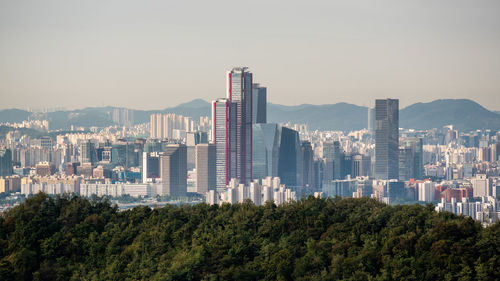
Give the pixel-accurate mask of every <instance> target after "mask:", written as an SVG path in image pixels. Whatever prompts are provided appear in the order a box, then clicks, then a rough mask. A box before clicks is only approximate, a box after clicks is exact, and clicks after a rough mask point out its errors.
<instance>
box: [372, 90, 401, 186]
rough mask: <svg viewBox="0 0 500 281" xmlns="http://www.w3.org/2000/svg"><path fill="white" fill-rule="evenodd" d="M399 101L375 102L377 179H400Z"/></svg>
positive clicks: (378, 100)
mask: <svg viewBox="0 0 500 281" xmlns="http://www.w3.org/2000/svg"><path fill="white" fill-rule="evenodd" d="M398 138H399V100H398V99H377V100H376V101H375V178H376V179H398V177H399V139H398Z"/></svg>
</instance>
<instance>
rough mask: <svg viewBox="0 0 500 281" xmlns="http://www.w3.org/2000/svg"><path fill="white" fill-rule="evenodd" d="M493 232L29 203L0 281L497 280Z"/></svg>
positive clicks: (329, 204)
mask: <svg viewBox="0 0 500 281" xmlns="http://www.w3.org/2000/svg"><path fill="white" fill-rule="evenodd" d="M499 251H500V224H499V223H496V224H494V225H493V226H491V227H487V228H482V227H481V225H480V224H479V223H477V222H474V221H473V220H472V219H470V218H464V217H458V216H455V215H453V214H450V213H439V214H438V213H436V212H434V210H433V207H432V206H431V205H428V206H426V207H423V206H418V205H406V206H388V205H384V204H381V203H379V202H377V201H375V200H372V199H338V198H337V199H316V198H312V197H311V198H308V199H303V200H301V201H299V202H295V203H290V204H285V205H283V206H279V207H277V206H275V205H273V204H267V205H265V206H260V207H257V206H254V205H253V204H252V203H250V202H248V203H245V204H236V205H223V206H209V205H206V204H199V205H195V206H181V207H177V206H167V207H163V208H156V209H150V208H148V207H136V208H134V209H131V210H128V211H123V212H119V211H118V209H117V207H116V206H113V205H111V204H110V202H109V201H108V200H107V199H103V198H93V199H92V200H87V199H84V198H81V197H57V198H51V197H49V196H47V195H44V194H38V195H36V196H34V197H33V198H30V199H28V200H26V201H25V203H23V204H21V205H19V206H17V207H15V208H13V209H11V210H10V211H8V212H6V213H4V214H3V216H1V217H0V280H23V279H24V280H500V255H499Z"/></svg>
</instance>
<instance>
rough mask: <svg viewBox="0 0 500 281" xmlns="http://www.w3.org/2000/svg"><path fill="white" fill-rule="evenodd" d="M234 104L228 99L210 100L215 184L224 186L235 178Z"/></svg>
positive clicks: (220, 186)
mask: <svg viewBox="0 0 500 281" xmlns="http://www.w3.org/2000/svg"><path fill="white" fill-rule="evenodd" d="M235 120H236V104H235V103H232V102H230V101H229V99H218V100H216V101H213V102H212V141H213V143H214V144H215V154H216V158H215V159H216V164H215V165H216V174H217V176H216V185H217V188H225V187H226V184H228V183H229V181H230V180H231V178H236V148H237V147H236V122H235Z"/></svg>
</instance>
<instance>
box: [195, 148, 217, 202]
mask: <svg viewBox="0 0 500 281" xmlns="http://www.w3.org/2000/svg"><path fill="white" fill-rule="evenodd" d="M215 159H216V154H215V145H213V144H208V143H200V144H197V145H196V192H197V193H200V194H206V193H207V192H208V191H209V190H215V187H216V166H215Z"/></svg>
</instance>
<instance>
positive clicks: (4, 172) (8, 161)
mask: <svg viewBox="0 0 500 281" xmlns="http://www.w3.org/2000/svg"><path fill="white" fill-rule="evenodd" d="M10 175H12V152H11V151H10V149H8V148H0V177H5V176H10Z"/></svg>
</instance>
